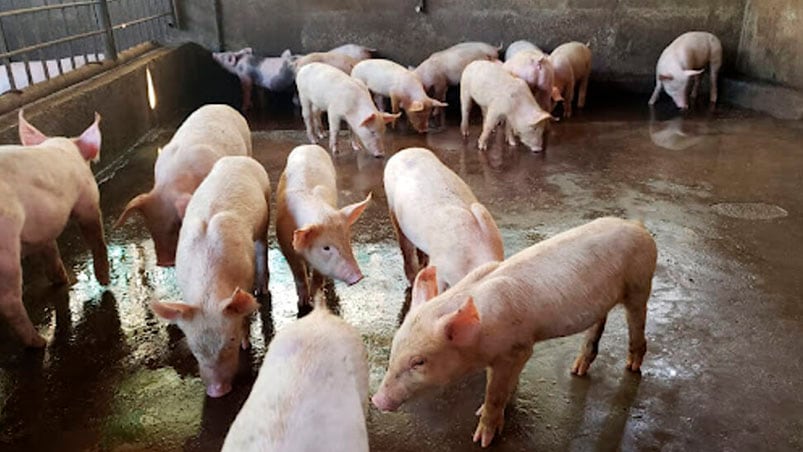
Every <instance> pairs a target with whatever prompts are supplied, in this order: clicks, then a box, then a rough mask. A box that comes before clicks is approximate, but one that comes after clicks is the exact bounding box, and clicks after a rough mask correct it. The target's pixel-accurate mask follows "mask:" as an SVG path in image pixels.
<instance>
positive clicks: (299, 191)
mask: <svg viewBox="0 0 803 452" xmlns="http://www.w3.org/2000/svg"><path fill="white" fill-rule="evenodd" d="M333 70H335V71H336V69H333ZM335 177H336V176H335V166H334V164H333V163H332V158H331V157H329V154H327V153H326V151H325V150H324V149H323V148H322V147H320V146H318V145H303V146H298V147H296V148H295V149H293V150H292V151H291V152H290V155H289V156H288V157H287V166H286V167H285V169H284V172H283V173H282V176H281V178H280V179H279V188H278V194H277V196H276V204H277V209H278V213H277V217H276V237H277V239H278V241H279V247H280V248H281V250H282V254H284V257H285V259H287V263H288V264H289V265H290V270H291V271H292V273H293V278H294V279H295V283H296V292H297V293H298V306H299V312H301V311H302V310H304V309H306V308H307V307H311V306H312V302H313V298H314V297H315V294H316V293H317V292H318V290H319V289H320V288H321V286H322V285H323V278H324V277H330V278H335V279H339V280H341V281H344V282H345V283H346V284H349V285H352V284H356V283H357V282H359V281H360V280H361V279H362V278H363V275H362V272H361V271H360V267H359V266H358V265H357V261H356V260H355V259H354V253H353V252H352V250H351V225H352V224H354V222H355V221H357V218H359V217H360V215H361V214H362V212H363V211H364V210H365V208H366V207H367V206H368V202H369V201H370V200H371V194H370V193H369V194H368V196H367V197H366V198H365V200H363V201H361V202H358V203H355V204H350V205H348V206H345V207H343V208H341V209H338V208H337V185H336V179H335Z"/></svg>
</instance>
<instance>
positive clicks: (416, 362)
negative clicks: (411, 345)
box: [410, 356, 426, 369]
mask: <svg viewBox="0 0 803 452" xmlns="http://www.w3.org/2000/svg"><path fill="white" fill-rule="evenodd" d="M425 363H426V360H425V359H424V358H422V357H420V356H416V357H415V358H413V359H411V360H410V367H412V368H413V369H416V368H419V367H421V366H423V365H424V364H425Z"/></svg>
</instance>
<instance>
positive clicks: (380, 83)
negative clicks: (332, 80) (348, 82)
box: [351, 59, 447, 133]
mask: <svg viewBox="0 0 803 452" xmlns="http://www.w3.org/2000/svg"><path fill="white" fill-rule="evenodd" d="M351 76H352V77H353V78H356V79H357V80H360V81H361V82H363V83H365V86H367V87H368V90H370V91H371V92H372V93H374V94H375V95H378V96H384V97H389V98H390V105H391V112H392V113H398V112H399V107H401V109H402V110H404V112H405V113H406V114H407V119H408V120H409V121H410V124H411V125H412V126H413V128H415V130H416V131H418V132H419V133H424V132H426V131H427V127H428V122H429V117H430V115H431V114H432V108H433V107H446V106H447V104H446V103H444V102H441V101H439V100H436V99H432V98H430V97H429V96H428V95H427V93H426V91H424V87H423V86H422V85H421V80H420V79H419V78H418V76H417V75H416V74H415V72H413V71H410V70H408V69H406V68H405V67H404V66H402V65H400V64H397V63H394V62H393V61H390V60H382V59H371V60H364V61H361V62H359V63H357V64H356V65H355V66H354V69H352V71H351Z"/></svg>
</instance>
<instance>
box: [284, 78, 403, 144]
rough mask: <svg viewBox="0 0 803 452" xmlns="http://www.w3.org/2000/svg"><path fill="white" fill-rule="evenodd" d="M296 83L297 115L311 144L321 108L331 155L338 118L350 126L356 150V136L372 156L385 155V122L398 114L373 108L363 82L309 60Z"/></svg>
mask: <svg viewBox="0 0 803 452" xmlns="http://www.w3.org/2000/svg"><path fill="white" fill-rule="evenodd" d="M296 86H297V87H298V99H299V101H300V102H301V115H302V116H303V117H304V125H305V126H306V128H307V137H308V138H309V140H310V142H311V143H317V142H318V138H319V137H320V136H321V134H322V132H321V130H320V128H321V119H320V116H321V112H324V111H325V112H326V113H327V117H328V120H329V149H330V150H331V151H332V154H336V153H337V134H338V132H339V130H340V121H341V120H345V121H346V123H347V124H348V125H349V129H351V133H352V138H351V145H352V148H353V149H354V150H358V149H359V146H358V144H357V141H356V140H355V138H354V135H356V136H357V137H359V139H360V142H361V143H362V146H363V147H365V149H366V150H367V151H368V152H370V153H371V154H372V155H374V156H375V157H381V156H383V155H384V154H385V150H384V148H385V145H384V143H383V138H384V135H385V124H386V123H389V122H392V121H394V120H395V119H396V118H398V117H399V116H400V113H397V114H395V115H391V114H387V113H383V112H380V111H379V110H377V109H376V105H374V102H373V100H371V93H370V92H369V91H368V88H367V87H366V86H365V84H364V83H362V82H360V81H358V80H356V79H354V78H352V77H350V76H349V75H348V73H344V72H342V71H340V70H338V69H335V68H333V67H332V66H329V65H326V64H323V63H310V64H308V65H306V66H304V67H302V68H301V69H300V70H299V71H298V76H297V77H296Z"/></svg>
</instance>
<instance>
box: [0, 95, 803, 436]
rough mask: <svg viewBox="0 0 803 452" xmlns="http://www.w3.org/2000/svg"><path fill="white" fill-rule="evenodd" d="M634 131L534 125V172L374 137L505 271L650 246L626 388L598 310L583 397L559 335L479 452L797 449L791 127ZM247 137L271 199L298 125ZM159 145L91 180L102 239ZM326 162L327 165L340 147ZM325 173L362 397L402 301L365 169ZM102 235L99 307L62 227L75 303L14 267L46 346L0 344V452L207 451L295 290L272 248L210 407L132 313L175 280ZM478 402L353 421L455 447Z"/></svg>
mask: <svg viewBox="0 0 803 452" xmlns="http://www.w3.org/2000/svg"><path fill="white" fill-rule="evenodd" d="M655 116H656V117H653V118H652V119H650V114H649V112H648V111H647V110H646V109H645V108H643V107H642V106H641V103H639V104H638V105H627V106H624V107H622V106H614V105H607V106H604V107H603V106H600V107H596V108H594V109H590V111H589V112H586V113H584V114H581V115H580V116H579V117H578V118H574V119H572V120H571V121H561V122H560V123H557V124H555V125H554V127H553V128H552V131H551V136H550V148H549V149H548V150H547V152H546V153H543V154H536V155H534V154H531V153H529V152H527V151H525V150H523V149H506V148H505V147H504V144H503V142H502V140H501V137H497V139H496V141H495V142H494V143H495V144H494V146H493V148H492V149H491V150H490V151H489V152H487V153H479V152H478V151H477V149H476V138H477V135H478V133H479V130H478V127H476V126H475V127H474V128H472V134H471V139H470V140H469V141H468V143H465V142H463V140H462V139H461V138H460V136H459V131H458V130H457V128H456V127H455V126H454V124H452V125H451V126H450V127H448V128H446V129H445V130H443V131H440V132H438V133H433V134H430V135H426V136H421V135H416V134H412V133H410V132H409V131H407V130H406V128H405V127H403V126H401V127H400V128H399V130H397V131H395V132H392V133H391V134H390V135H389V137H388V140H387V145H388V149H392V150H398V149H400V148H404V147H408V146H425V147H429V148H431V149H433V150H434V151H435V152H436V153H437V154H438V156H439V157H440V158H441V159H442V160H443V161H444V162H445V163H446V164H447V165H449V166H450V167H452V168H453V169H454V170H455V171H456V172H457V173H458V174H459V175H460V176H461V177H463V178H464V179H465V180H466V181H467V182H468V183H469V185H471V187H472V188H473V189H474V191H475V193H476V194H477V196H478V198H479V199H480V200H481V201H482V202H483V203H485V204H486V205H487V207H488V208H489V210H490V211H491V213H492V214H493V215H494V216H495V218H496V219H497V222H498V224H499V226H500V228H501V230H502V234H503V238H504V241H505V246H506V252H507V254H508V255H510V254H513V253H515V252H516V251H518V250H521V249H523V248H524V247H526V246H529V245H531V244H533V243H536V242H538V241H540V240H543V239H544V238H546V237H549V236H552V235H554V234H555V233H557V232H559V231H562V230H564V229H566V228H569V227H572V226H575V225H578V224H581V223H583V222H585V221H588V220H589V219H592V218H595V217H598V216H603V215H617V216H624V217H632V218H640V219H643V220H644V221H645V222H646V224H647V226H648V228H649V229H650V230H651V231H652V232H653V233H654V235H655V237H656V240H657V242H658V246H659V267H658V271H657V275H656V279H655V281H654V290H653V297H652V299H651V300H650V304H649V309H650V310H649V315H648V323H647V333H648V339H649V341H650V344H649V351H648V354H647V357H646V361H645V364H644V372H643V374H642V375H641V376H640V377H639V376H634V375H630V374H628V373H626V372H624V369H623V368H624V356H625V353H626V329H625V322H624V319H623V315H621V313H620V312H619V311H618V310H617V312H615V313H614V314H613V315H612V316H611V318H610V319H609V322H608V326H607V328H606V332H605V336H604V339H603V340H602V345H601V350H600V355H599V358H598V359H597V361H596V362H595V364H594V366H593V367H592V370H591V374H590V376H589V377H588V378H572V377H571V376H570V375H569V373H568V368H569V366H570V365H571V363H572V360H573V357H574V354H575V352H576V350H577V347H578V346H579V340H580V339H579V337H570V338H564V339H559V340H555V341H550V342H546V343H543V344H538V345H537V346H536V348H535V353H534V355H533V357H532V359H531V360H530V362H529V363H528V365H527V366H526V368H525V370H524V372H523V374H522V378H521V382H520V384H519V389H518V392H517V395H516V397H515V401H514V403H513V404H512V405H511V406H510V407H509V408H508V412H507V423H506V426H505V431H504V434H503V435H502V437H501V439H500V440H499V441H498V442H497V443H495V446H494V447H495V448H496V449H497V450H515V451H524V450H527V451H529V450H563V449H573V450H588V449H592V448H593V449H601V450H612V449H617V448H621V449H626V450H631V449H646V450H653V449H661V448H669V449H675V450H677V449H681V450H717V449H723V448H732V449H763V448H766V447H767V446H768V445H770V444H771V445H772V448H773V449H777V450H782V449H790V450H794V449H798V450H799V449H800V448H802V447H803V443H801V437H800V433H799V432H800V431H801V430H802V429H801V428H803V425H801V420H800V419H801V418H802V417H801V416H799V415H798V414H800V413H801V412H803V402H801V399H800V397H795V396H794V394H797V392H798V390H799V385H800V383H801V377H800V375H801V373H800V370H801V369H800V366H801V362H800V360H799V359H796V358H795V359H789V358H790V357H793V358H794V357H798V356H799V352H798V351H797V350H798V347H799V345H800V343H801V339H803V330H802V329H801V328H800V321H801V318H802V317H803V316H801V314H802V313H803V306H802V305H801V304H800V303H799V301H800V299H799V296H800V293H803V291H801V289H803V287H801V285H802V284H803V283H802V282H801V279H800V278H799V275H800V274H801V271H802V270H803V260H801V259H799V257H798V256H797V253H796V252H795V250H794V248H795V246H790V245H795V244H798V243H801V241H803V228H802V227H801V222H803V219H802V218H801V215H800V212H801V211H802V210H801V208H802V207H803V199H802V198H801V197H800V195H799V193H800V192H801V177H800V161H801V157H803V147H801V146H800V143H801V142H803V140H801V139H802V138H803V129H801V128H800V127H796V126H794V125H793V124H791V123H784V122H778V121H774V120H770V119H767V118H764V117H760V116H757V115H753V114H747V113H744V112H741V111H736V110H729V109H727V108H722V109H720V110H719V111H718V112H715V113H705V112H700V113H692V114H690V115H688V116H687V117H679V116H672V115H670V114H668V113H667V111H660V112H659V113H658V114H657V115H655ZM277 123H278V124H281V125H282V126H283V127H284V128H285V129H283V130H277V129H276V127H277V126H276V124H277ZM252 125H255V127H256V128H257V129H259V131H256V132H255V133H254V149H255V157H256V158H257V159H259V160H260V161H261V162H262V163H263V164H264V165H265V166H266V168H267V169H268V170H269V173H270V176H271V180H272V181H273V185H274V187H275V184H276V182H277V181H278V177H279V174H280V172H281V170H282V168H283V166H284V162H285V159H286V156H287V154H288V152H289V151H290V150H291V149H292V148H293V146H295V145H297V144H301V143H304V142H305V139H304V136H305V135H304V133H303V131H302V130H301V126H300V122H299V121H298V120H297V119H287V118H283V119H282V120H281V121H279V122H274V121H272V120H271V118H270V117H256V118H252ZM171 133H172V132H171V130H170V129H165V130H157V131H154V132H153V133H152V134H151V135H150V137H149V139H147V140H144V141H143V142H142V143H141V144H140V145H139V146H138V147H137V148H135V149H132V150H131V152H130V153H129V154H128V157H127V158H126V160H125V162H124V163H125V164H124V165H123V166H121V167H120V168H119V169H118V170H117V171H116V172H114V173H113V175H109V174H111V173H108V174H107V177H105V178H104V179H105V180H104V182H103V184H102V186H101V191H102V198H103V199H102V202H103V210H104V212H105V214H106V225H107V227H110V225H111V223H112V222H113V220H114V218H115V217H116V216H117V215H119V213H120V212H121V210H122V208H123V206H124V205H125V203H126V201H127V200H128V199H130V198H131V197H133V196H134V195H136V194H138V193H140V192H142V191H145V190H147V189H148V188H149V187H150V186H151V184H152V167H153V162H154V160H155V157H156V149H157V147H158V146H161V145H164V144H165V143H166V142H167V141H168V140H169V138H170V135H171ZM342 144H343V148H344V149H346V148H347V142H346V140H345V136H344V140H343V141H342ZM335 163H336V166H337V170H338V185H339V189H340V202H341V204H346V203H350V202H355V201H357V200H359V199H362V198H363V197H364V196H365V195H366V194H367V193H368V192H369V191H370V192H373V194H374V202H373V203H372V205H371V206H370V207H369V208H368V209H367V211H366V213H365V215H364V216H363V217H362V218H361V219H360V220H359V221H358V223H357V225H356V226H355V229H354V247H355V252H356V256H357V260H358V261H359V264H360V266H361V268H362V270H363V273H364V274H365V275H366V278H365V280H363V281H362V282H360V283H359V284H357V285H355V286H352V287H347V286H345V285H343V284H341V283H335V284H330V285H328V286H327V296H328V300H329V303H330V305H333V307H335V308H336V310H338V311H339V312H340V314H341V315H342V316H343V317H344V318H345V319H346V320H348V321H349V322H350V323H352V324H353V325H355V326H356V327H357V328H358V329H359V330H360V332H361V333H362V335H363V338H364V340H365V343H366V345H367V347H368V350H369V359H370V364H371V384H372V389H374V388H376V386H377V385H378V383H379V381H380V379H381V377H382V374H383V371H384V366H385V365H386V364H387V356H388V352H389V347H390V341H391V338H392V335H393V332H394V331H395V328H396V326H397V325H398V322H399V316H400V312H401V310H402V306H403V304H404V301H405V298H406V296H408V294H407V291H406V281H405V280H404V276H403V271H402V263H401V256H400V253H399V252H398V248H397V245H396V243H395V239H394V236H393V232H392V230H391V228H390V225H389V223H388V220H387V211H386V207H385V197H384V192H383V189H382V169H383V164H384V160H383V159H375V158H373V157H370V156H368V155H365V154H360V153H358V154H354V153H352V152H351V151H348V152H345V153H344V154H343V155H340V156H337V157H336V159H335ZM755 203H761V205H762V206H763V205H766V206H769V207H767V208H766V209H769V210H768V211H773V212H775V211H778V210H777V209H775V207H777V208H778V209H782V211H783V212H785V213H787V215H786V216H778V215H774V216H761V215H742V216H738V215H731V214H730V213H731V212H734V211H735V212H740V211H741V210H740V207H739V206H742V205H744V206H746V207H745V208H744V209H742V210H745V211H749V212H753V210H755V208H754V207H752V206H754V205H755ZM717 205H726V206H729V207H728V209H723V208H717V207H714V206H717ZM730 206H736V207H730ZM734 209H735V210H734ZM766 209H765V210H766ZM107 232H108V237H109V248H110V257H111V259H112V261H113V272H112V284H111V285H110V286H109V287H106V288H104V287H101V286H99V285H98V284H97V283H96V282H95V280H94V277H93V275H92V270H91V265H90V262H89V254H88V252H87V251H86V249H85V247H84V246H83V244H82V243H81V242H80V240H79V239H78V235H77V234H76V231H75V230H74V229H73V228H68V231H67V232H66V233H65V235H64V237H63V240H62V250H63V251H62V254H63V255H64V257H65V262H66V263H67V265H68V267H69V268H70V270H71V274H72V276H73V279H74V281H75V284H73V285H72V286H71V287H68V288H54V287H51V286H49V285H48V284H47V283H46V281H45V279H44V277H43V276H42V274H41V270H40V268H39V267H38V265H37V264H36V263H35V262H30V263H28V265H26V274H25V276H26V278H25V279H26V286H25V302H26V307H27V309H28V311H29V312H30V314H31V318H32V319H33V320H34V322H35V324H36V325H37V326H38V328H39V330H40V331H41V332H42V333H43V334H44V335H45V336H46V337H48V339H49V340H50V345H49V346H48V348H47V349H46V350H44V351H40V352H36V351H25V350H22V349H21V348H19V346H18V345H17V344H16V343H15V342H14V340H13V338H11V336H10V334H9V332H8V331H7V329H6V328H5V326H3V327H2V328H0V344H2V345H0V347H2V351H3V353H2V354H0V403H1V404H2V407H0V445H3V446H5V447H7V448H13V449H16V450H54V449H57V450H63V451H67V450H87V449H91V450H97V449H101V450H181V449H183V450H216V449H219V447H220V444H221V442H222V439H223V437H224V436H225V433H226V431H227V429H228V426H229V424H230V422H231V420H232V419H233V417H234V416H235V415H236V412H237V410H238V408H239V406H240V405H241V404H242V402H243V401H244V400H245V397H246V396H247V394H248V391H249V389H250V385H251V384H252V382H253V380H254V378H255V376H256V372H257V370H258V368H259V364H260V362H261V358H262V356H263V354H264V352H265V347H266V344H267V343H268V342H269V340H270V338H271V337H272V335H273V334H274V331H278V330H280V329H282V328H283V327H284V326H286V325H287V324H289V323H290V322H292V321H294V320H295V318H296V299H295V291H294V284H293V281H292V278H291V275H290V273H289V270H288V268H287V265H286V263H285V262H284V259H283V257H282V256H281V254H280V253H279V252H278V250H277V249H276V244H275V240H274V239H273V235H272V236H271V240H272V244H271V245H272V249H271V250H270V263H269V265H270V270H271V280H270V291H271V294H270V296H269V297H265V298H264V299H262V300H260V301H261V302H262V305H263V307H262V309H261V310H260V312H259V315H256V316H254V319H253V323H252V329H251V339H252V344H253V347H252V348H251V349H250V350H248V351H245V352H242V353H243V355H242V357H243V358H244V359H242V360H241V361H242V362H243V366H242V367H243V368H242V369H241V372H240V376H239V377H238V380H237V381H236V382H235V390H234V391H233V393H232V394H230V395H228V396H227V397H224V398H222V399H219V400H213V399H208V398H206V397H205V395H204V391H203V385H202V384H201V382H200V379H199V378H198V375H197V368H196V364H195V361H194V359H193V358H192V356H191V355H190V353H189V350H188V349H187V346H186V343H185V342H184V340H183V338H182V335H181V333H180V331H178V330H177V329H176V328H174V327H168V326H165V325H164V324H163V323H162V322H160V321H158V320H157V319H156V318H155V317H154V315H153V314H152V313H151V312H150V310H149V308H148V303H149V302H150V301H151V300H153V299H172V300H175V299H180V292H179V290H178V288H177V286H176V284H175V279H174V271H173V270H172V269H163V268H158V267H156V266H155V256H154V253H153V246H152V243H151V241H150V239H148V237H147V234H146V231H145V229H144V226H143V225H142V223H141V222H138V221H131V222H129V223H128V224H127V225H126V226H125V227H124V228H121V229H118V230H108V231H107ZM271 234H273V233H271ZM534 276H537V275H534ZM483 385H484V377H483V376H482V375H478V376H475V377H471V378H468V379H466V380H465V381H462V382H459V383H458V384H456V385H454V386H453V387H450V388H446V389H445V390H444V391H443V392H442V393H438V394H434V395H432V396H431V397H428V398H423V399H421V400H418V401H415V402H413V403H411V404H410V405H409V406H408V407H406V409H405V410H403V411H401V412H399V413H393V414H383V413H379V412H378V411H376V410H375V409H373V408H371V409H370V412H369V431H370V435H371V438H370V440H371V445H372V449H374V450H383V451H384V450H388V451H391V450H392V451H407V450H409V451H413V450H415V451H419V450H428V451H462V450H467V449H470V448H471V447H472V445H471V443H470V435H471V433H472V432H473V429H474V425H475V422H476V418H475V417H474V416H473V413H474V410H475V409H476V408H477V406H478V405H479V404H480V402H481V399H482V395H483ZM793 414H795V415H793ZM768 420H771V422H768Z"/></svg>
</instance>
